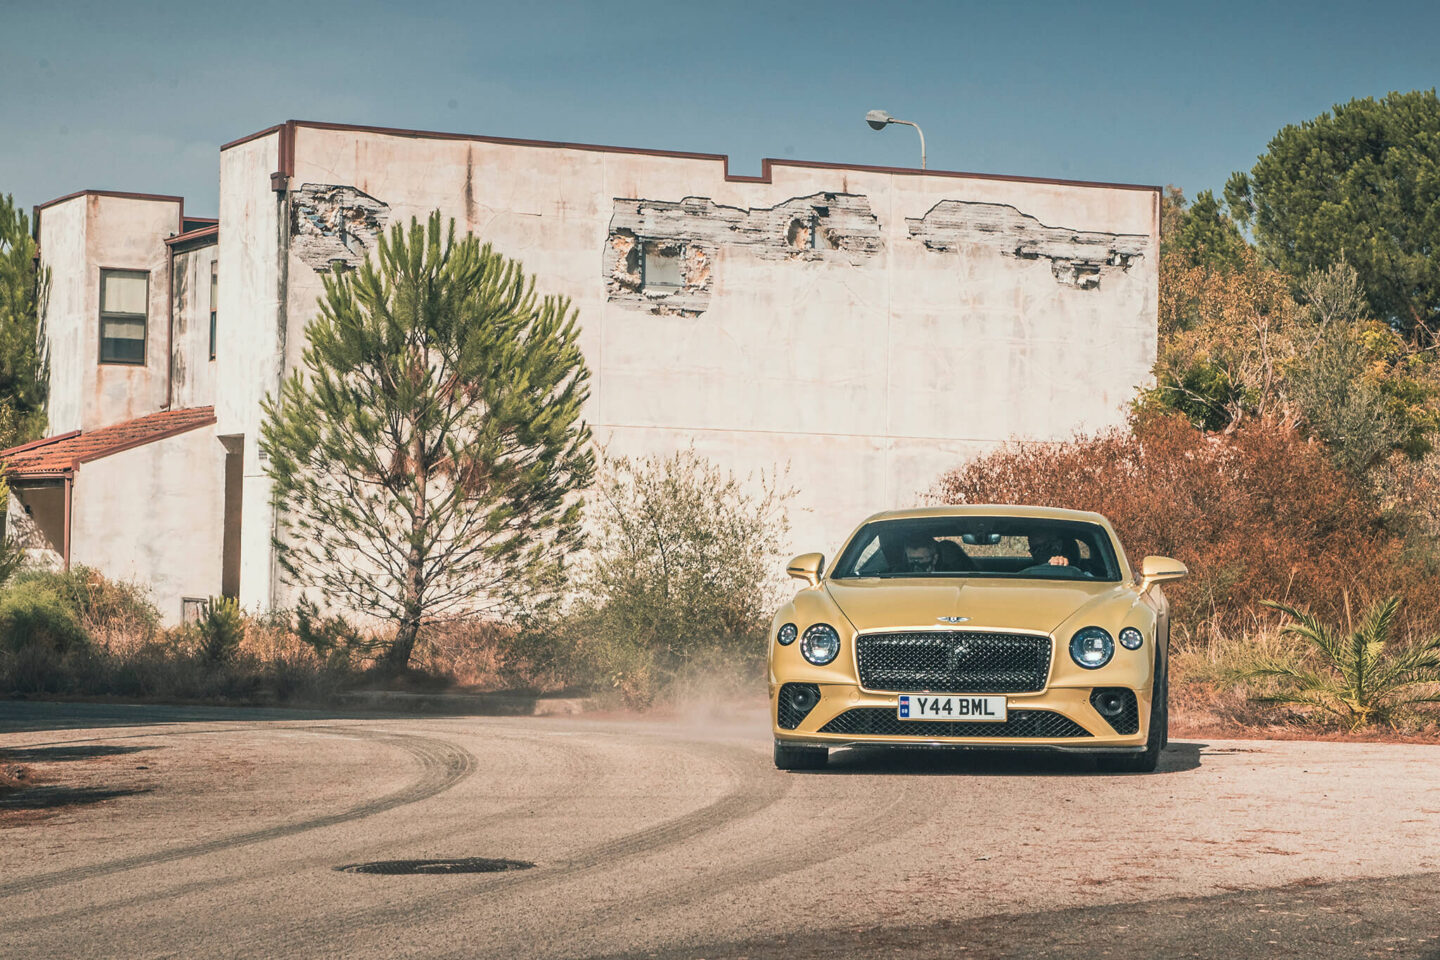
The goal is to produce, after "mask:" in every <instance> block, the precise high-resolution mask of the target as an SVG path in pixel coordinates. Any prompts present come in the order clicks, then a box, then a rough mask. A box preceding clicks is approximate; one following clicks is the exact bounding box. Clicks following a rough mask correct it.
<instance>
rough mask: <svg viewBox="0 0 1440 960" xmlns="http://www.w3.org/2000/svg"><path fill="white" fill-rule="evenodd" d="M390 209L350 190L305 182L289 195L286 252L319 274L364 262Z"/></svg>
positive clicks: (363, 194)
mask: <svg viewBox="0 0 1440 960" xmlns="http://www.w3.org/2000/svg"><path fill="white" fill-rule="evenodd" d="M389 219H390V206H389V204H386V203H384V202H382V201H380V200H376V199H375V198H374V197H372V196H370V195H369V194H367V193H362V192H361V191H359V190H356V189H355V188H354V187H347V186H341V185H338V184H326V183H307V184H305V185H304V186H303V187H301V188H300V189H298V190H294V191H292V192H291V194H290V236H291V238H292V239H291V246H290V249H291V250H292V251H294V253H295V255H296V256H298V257H299V258H300V259H301V260H303V261H304V262H305V263H306V264H308V265H309V266H311V267H313V268H314V269H315V270H316V271H317V272H319V273H328V272H329V271H330V268H331V265H332V264H334V263H337V262H338V263H343V264H345V265H346V266H347V267H356V266H359V265H360V263H361V262H362V261H364V259H365V257H366V255H367V254H368V252H369V250H370V248H371V247H373V246H374V245H375V237H376V235H378V234H379V233H380V231H381V230H383V229H385V222H386V221H387V220H389Z"/></svg>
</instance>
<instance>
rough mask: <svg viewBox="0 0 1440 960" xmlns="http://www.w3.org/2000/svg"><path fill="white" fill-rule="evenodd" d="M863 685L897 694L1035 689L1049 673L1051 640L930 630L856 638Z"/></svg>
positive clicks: (1004, 634)
mask: <svg viewBox="0 0 1440 960" xmlns="http://www.w3.org/2000/svg"><path fill="white" fill-rule="evenodd" d="M855 653H856V657H857V659H858V660H859V664H860V685H861V686H863V687H865V688H866V689H867V690H885V691H894V692H896V693H1033V692H1034V691H1036V690H1044V689H1045V679H1046V677H1047V676H1048V675H1049V673H1050V638H1049V637H1034V636H1030V635H1028V634H1021V633H967V632H963V631H959V630H954V631H944V630H938V631H927V632H916V633H871V634H865V635H863V636H860V637H857V638H856V640H855Z"/></svg>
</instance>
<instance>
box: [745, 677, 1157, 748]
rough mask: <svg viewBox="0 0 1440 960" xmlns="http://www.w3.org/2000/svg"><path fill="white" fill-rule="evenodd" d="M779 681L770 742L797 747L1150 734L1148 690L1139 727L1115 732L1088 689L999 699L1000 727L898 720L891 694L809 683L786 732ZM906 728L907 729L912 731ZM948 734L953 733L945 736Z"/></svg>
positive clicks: (986, 744) (1002, 743)
mask: <svg viewBox="0 0 1440 960" xmlns="http://www.w3.org/2000/svg"><path fill="white" fill-rule="evenodd" d="M782 686H783V684H780V683H772V684H771V685H770V722H771V727H772V729H773V732H774V735H775V739H776V740H779V741H783V742H785V743H789V744H794V745H796V746H817V747H822V746H823V747H845V746H860V745H878V746H909V747H968V748H977V749H983V748H992V749H993V748H1001V749H1008V750H1015V749H1031V750H1034V749H1040V750H1063V751H1066V752H1074V753H1134V752H1138V751H1141V750H1144V749H1145V743H1146V738H1147V737H1148V736H1149V732H1150V731H1149V729H1148V726H1149V718H1150V693H1151V691H1150V690H1136V691H1134V693H1135V700H1136V708H1137V711H1138V713H1139V723H1138V725H1137V726H1138V729H1136V731H1135V732H1134V733H1129V734H1121V733H1117V732H1116V731H1115V728H1114V727H1113V726H1112V725H1111V723H1110V722H1109V721H1107V720H1106V719H1105V718H1104V717H1103V716H1101V715H1100V713H1099V712H1098V711H1097V710H1096V709H1095V707H1094V706H1093V705H1092V703H1091V696H1090V695H1091V692H1092V690H1093V689H1094V688H1092V687H1052V688H1049V689H1047V690H1044V691H1042V692H1040V693H1026V694H1010V695H1008V696H1007V697H1006V701H1007V712H1008V713H1009V716H1010V720H1009V721H1008V722H1007V723H1006V724H1005V725H1004V726H1000V725H997V724H988V723H958V722H949V721H901V720H898V719H892V718H896V714H897V709H898V708H897V704H898V695H897V694H893V693H891V694H887V693H871V692H867V691H864V690H861V689H860V687H859V686H858V685H855V684H838V683H831V684H826V683H822V684H816V686H817V687H818V689H819V692H820V700H819V702H818V703H817V704H816V705H815V707H814V708H813V709H811V710H810V711H809V712H808V713H807V714H806V715H805V716H804V718H803V719H801V720H800V722H799V723H798V724H796V725H795V726H794V727H793V728H789V727H786V726H782V725H781V723H780V717H779V714H780V709H779V708H780V703H779V695H780V691H781V688H782ZM912 731H913V732H912ZM952 731H954V732H953V733H952Z"/></svg>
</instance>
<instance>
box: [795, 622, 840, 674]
mask: <svg viewBox="0 0 1440 960" xmlns="http://www.w3.org/2000/svg"><path fill="white" fill-rule="evenodd" d="M800 653H801V654H802V655H803V656H804V657H805V659H806V660H809V661H810V662H811V663H813V664H815V666H817V667H823V666H825V664H827V663H829V662H830V661H831V660H834V659H835V658H836V657H837V656H839V655H840V634H838V633H836V632H835V628H834V627H832V626H830V624H828V623H817V624H815V625H814V626H813V627H810V628H809V629H807V630H806V631H805V636H804V637H802V638H801V639H800Z"/></svg>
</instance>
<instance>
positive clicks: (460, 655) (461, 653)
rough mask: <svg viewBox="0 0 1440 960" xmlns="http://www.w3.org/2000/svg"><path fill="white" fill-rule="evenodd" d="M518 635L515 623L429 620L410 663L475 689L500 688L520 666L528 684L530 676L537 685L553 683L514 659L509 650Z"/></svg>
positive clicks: (513, 679) (512, 679)
mask: <svg viewBox="0 0 1440 960" xmlns="http://www.w3.org/2000/svg"><path fill="white" fill-rule="evenodd" d="M514 635H515V628H514V627H512V626H509V625H508V624H504V623H499V622H496V621H493V620H454V621H448V622H441V623H435V624H428V625H426V626H425V627H424V628H422V630H421V631H420V642H419V643H418V644H417V645H416V648H415V653H414V655H413V656H412V657H411V659H410V666H411V667H414V668H416V669H418V670H422V671H424V672H425V673H429V674H434V675H436V676H441V677H448V678H450V679H451V680H453V681H454V683H455V684H456V686H459V687H464V688H467V689H470V690H475V691H488V690H497V689H500V688H501V687H504V686H507V685H508V684H509V683H511V682H514V681H515V679H516V678H515V676H514V675H515V673H516V672H517V671H516V670H515V669H513V668H514V667H516V666H519V667H520V669H519V670H518V672H519V673H520V674H522V676H521V678H520V679H521V682H522V683H523V684H524V685H527V686H529V685H532V684H530V683H525V681H526V680H538V681H539V682H538V683H535V684H533V685H537V686H540V687H547V686H550V685H551V684H546V683H545V682H544V680H543V678H531V677H529V675H528V671H526V670H524V668H523V665H517V664H514V663H511V662H510V660H511V658H509V657H508V656H507V652H508V651H509V648H510V641H511V639H512V638H513V637H514Z"/></svg>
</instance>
